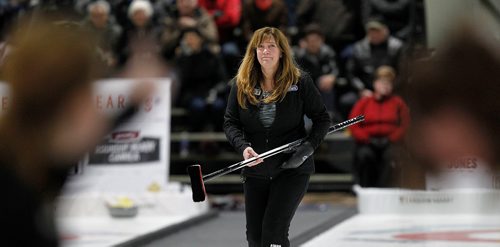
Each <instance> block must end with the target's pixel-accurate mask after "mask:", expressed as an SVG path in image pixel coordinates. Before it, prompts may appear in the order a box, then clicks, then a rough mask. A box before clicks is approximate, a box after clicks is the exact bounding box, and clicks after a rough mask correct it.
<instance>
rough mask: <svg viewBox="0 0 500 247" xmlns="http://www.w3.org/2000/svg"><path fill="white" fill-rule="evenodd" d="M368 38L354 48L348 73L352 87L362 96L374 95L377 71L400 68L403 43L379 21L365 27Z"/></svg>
mask: <svg viewBox="0 0 500 247" xmlns="http://www.w3.org/2000/svg"><path fill="white" fill-rule="evenodd" d="M365 29H366V37H365V38H364V39H362V40H360V41H358V42H356V43H355V44H354V45H353V47H352V56H351V58H350V60H349V61H348V63H347V73H348V77H349V79H350V80H351V84H352V86H353V87H354V88H355V89H356V90H357V91H358V92H359V94H360V96H370V95H372V94H373V87H372V83H371V82H372V81H373V75H374V74H373V73H374V72H375V69H376V68H378V67H380V66H382V65H388V66H391V67H393V68H396V69H397V68H398V66H399V59H400V56H401V51H402V48H403V42H402V41H401V40H400V39H398V38H395V37H393V36H391V35H390V32H389V29H388V28H387V26H386V25H385V24H384V23H382V22H381V20H379V19H372V20H370V21H369V22H367V23H366V25H365Z"/></svg>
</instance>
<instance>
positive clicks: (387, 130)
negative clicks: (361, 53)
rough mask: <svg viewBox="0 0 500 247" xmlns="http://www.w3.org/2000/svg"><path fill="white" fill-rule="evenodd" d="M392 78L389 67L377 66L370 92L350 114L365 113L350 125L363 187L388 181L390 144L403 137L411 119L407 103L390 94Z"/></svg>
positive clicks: (355, 166) (383, 185)
mask: <svg viewBox="0 0 500 247" xmlns="http://www.w3.org/2000/svg"><path fill="white" fill-rule="evenodd" d="M395 79H396V72H395V70H394V69H393V68H392V67H390V66H380V67H379V68H378V69H377V70H376V71H375V80H374V82H373V88H374V93H373V95H372V96H369V97H364V98H361V99H360V100H359V101H358V102H357V103H356V104H355V105H354V107H353V109H352V111H351V113H350V116H349V117H350V118H351V117H355V116H358V115H364V116H365V121H364V122H363V123H361V124H356V125H353V126H351V127H350V130H351V132H352V135H353V137H354V139H355V140H356V144H357V146H356V152H355V159H354V163H355V164H354V173H355V178H356V182H357V183H358V184H359V185H360V186H362V187H386V186H388V185H389V179H390V170H391V169H390V162H391V146H392V145H393V144H395V143H398V142H400V141H401V140H402V139H403V136H404V134H405V131H406V129H407V128H408V125H409V122H410V116H409V110H408V107H407V105H406V104H405V102H404V101H403V99H402V98H401V97H399V96H396V95H393V94H392V89H393V83H394V81H395Z"/></svg>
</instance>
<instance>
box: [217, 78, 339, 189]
mask: <svg viewBox="0 0 500 247" xmlns="http://www.w3.org/2000/svg"><path fill="white" fill-rule="evenodd" d="M232 84H233V86H232V88H231V92H230V94H229V98H228V105H227V109H226V113H225V115H224V132H225V133H226V137H227V139H228V140H229V143H231V145H232V146H233V147H234V148H235V149H236V150H237V151H238V153H239V154H242V153H243V151H244V150H245V148H247V147H250V146H251V147H252V148H253V149H254V150H255V152H257V153H259V154H260V153H264V152H266V151H269V150H271V149H273V148H276V147H278V146H281V145H284V144H287V143H289V142H292V141H295V140H297V139H300V138H302V137H306V135H307V134H306V130H305V127H304V114H305V115H306V116H308V117H309V118H310V119H311V120H312V122H313V127H312V132H311V133H310V134H309V136H308V137H307V141H309V142H310V143H311V144H312V146H313V147H314V148H315V149H316V148H317V147H318V146H319V145H320V143H321V142H322V141H323V138H324V136H325V134H326V133H327V131H328V128H329V127H330V117H329V115H328V113H327V112H326V108H325V105H324V104H323V102H322V101H321V96H320V95H319V92H318V89H317V88H316V87H315V86H314V84H313V82H312V80H311V77H310V76H309V75H308V74H306V73H303V75H302V76H301V79H300V80H299V81H298V83H297V84H296V87H295V86H292V87H291V88H290V90H289V91H288V93H287V95H286V96H285V98H284V99H283V101H278V102H276V117H275V119H274V123H273V124H272V126H271V128H270V129H266V128H265V127H264V126H263V125H262V123H261V122H260V120H259V118H258V114H259V107H258V106H256V105H252V104H247V107H248V108H247V109H243V108H241V107H240V106H239V104H238V100H237V96H236V95H237V91H238V90H237V86H236V83H235V81H234V80H233V81H232ZM290 156H291V154H284V153H281V154H278V155H276V156H273V157H271V158H267V159H265V160H264V163H262V164H259V165H257V166H254V167H246V168H244V170H243V174H244V175H245V176H253V177H261V178H266V179H272V178H273V177H276V176H277V175H278V174H279V173H281V172H282V171H283V170H284V169H282V168H281V167H280V166H281V164H282V163H283V162H284V161H286V160H288V159H289V158H290ZM296 170H297V171H298V172H302V173H309V174H310V173H313V172H314V161H313V158H312V156H311V157H309V158H308V159H307V160H306V161H305V162H304V163H303V164H302V165H301V166H300V167H299V168H297V169H296Z"/></svg>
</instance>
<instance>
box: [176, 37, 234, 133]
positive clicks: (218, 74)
mask: <svg viewBox="0 0 500 247" xmlns="http://www.w3.org/2000/svg"><path fill="white" fill-rule="evenodd" d="M181 37H182V40H181V46H180V47H179V48H178V49H177V59H176V64H177V66H178V70H179V77H180V81H181V90H180V91H181V92H180V99H179V105H180V106H181V107H184V108H187V109H188V110H189V111H190V114H189V117H190V130H191V131H201V130H203V129H204V128H205V127H207V125H205V124H204V123H209V124H212V125H213V126H212V129H216V130H222V121H223V116H224V110H225V107H226V104H225V100H224V96H225V95H221V93H223V92H224V90H225V89H226V83H225V80H226V74H225V71H224V65H223V63H222V61H221V59H220V58H219V56H218V55H216V54H214V53H212V52H211V51H210V50H209V49H208V47H207V46H206V44H205V43H204V39H203V37H202V35H201V34H200V32H199V31H198V29H194V28H193V29H186V30H184V33H183V35H182V36H181Z"/></svg>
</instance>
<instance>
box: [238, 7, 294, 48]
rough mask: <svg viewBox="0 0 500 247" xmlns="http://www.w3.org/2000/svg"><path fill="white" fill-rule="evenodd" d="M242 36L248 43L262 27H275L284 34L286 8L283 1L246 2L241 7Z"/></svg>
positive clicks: (286, 16) (286, 20) (286, 19)
mask: <svg viewBox="0 0 500 247" xmlns="http://www.w3.org/2000/svg"><path fill="white" fill-rule="evenodd" d="M242 24H243V35H244V37H245V39H246V40H247V41H249V40H250V39H251V37H252V35H253V32H254V31H255V30H257V29H259V28H262V27H276V28H279V29H280V30H281V31H282V32H284V33H286V28H287V25H288V13H287V8H286V5H285V3H284V2H283V0H246V1H245V2H244V5H243V19H242Z"/></svg>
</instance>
